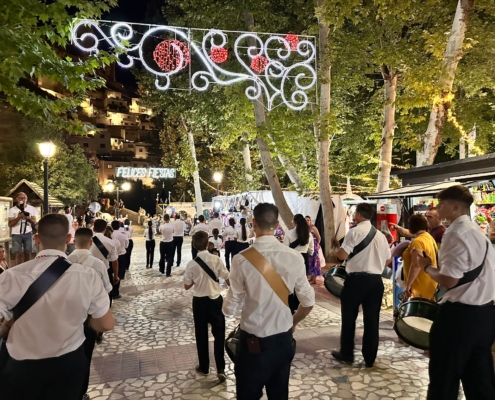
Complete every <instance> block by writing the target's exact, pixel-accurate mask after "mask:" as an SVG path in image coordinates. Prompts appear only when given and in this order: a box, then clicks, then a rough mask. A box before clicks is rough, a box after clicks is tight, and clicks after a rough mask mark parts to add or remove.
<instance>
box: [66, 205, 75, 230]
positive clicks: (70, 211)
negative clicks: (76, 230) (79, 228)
mask: <svg viewBox="0 0 495 400" xmlns="http://www.w3.org/2000/svg"><path fill="white" fill-rule="evenodd" d="M64 215H65V217H66V218H67V219H68V220H69V226H71V225H72V221H74V217H73V216H72V210H71V209H70V207H69V206H67V207H65V208H64Z"/></svg>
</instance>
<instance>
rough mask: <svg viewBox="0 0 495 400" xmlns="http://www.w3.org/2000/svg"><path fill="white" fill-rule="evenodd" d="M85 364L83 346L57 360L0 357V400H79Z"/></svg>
mask: <svg viewBox="0 0 495 400" xmlns="http://www.w3.org/2000/svg"><path fill="white" fill-rule="evenodd" d="M86 366H87V360H86V356H85V355H84V346H83V345H81V346H80V347H79V348H78V349H77V350H74V351H72V352H70V353H67V354H64V355H62V356H60V357H53V358H45V359H41V360H23V361H18V360H14V359H13V358H12V357H11V356H10V355H9V353H8V351H7V348H6V347H5V346H3V349H2V352H1V354H0V388H1V392H0V393H1V394H0V398H1V399H2V400H48V399H49V400H81V391H82V387H83V382H84V377H85V373H86Z"/></svg>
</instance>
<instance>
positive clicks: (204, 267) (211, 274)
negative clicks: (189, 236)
mask: <svg viewBox="0 0 495 400" xmlns="http://www.w3.org/2000/svg"><path fill="white" fill-rule="evenodd" d="M194 261H196V262H197V263H198V265H199V266H200V267H201V269H202V270H203V271H205V272H206V274H207V275H208V276H209V277H210V278H211V279H213V280H214V281H215V282H217V283H218V278H217V277H216V275H215V273H214V272H213V271H212V270H211V269H210V267H208V264H206V263H205V262H204V261H203V260H202V259H201V258H199V257H196V258H195V259H194Z"/></svg>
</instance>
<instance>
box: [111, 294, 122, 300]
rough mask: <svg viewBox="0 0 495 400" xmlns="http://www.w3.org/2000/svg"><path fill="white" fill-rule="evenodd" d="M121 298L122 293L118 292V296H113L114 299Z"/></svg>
mask: <svg viewBox="0 0 495 400" xmlns="http://www.w3.org/2000/svg"><path fill="white" fill-rule="evenodd" d="M120 298H122V296H121V295H120V294H118V295H117V296H113V299H114V300H118V299H120Z"/></svg>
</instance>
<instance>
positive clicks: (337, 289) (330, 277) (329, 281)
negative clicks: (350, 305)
mask: <svg viewBox="0 0 495 400" xmlns="http://www.w3.org/2000/svg"><path fill="white" fill-rule="evenodd" d="M346 278H347V272H345V268H344V267H343V266H342V265H336V266H335V267H332V268H330V270H329V271H328V272H327V273H326V274H325V280H324V284H325V288H326V289H327V290H328V291H329V292H330V293H332V294H333V295H334V296H335V297H340V293H341V292H342V288H343V287H344V281H345V280H346Z"/></svg>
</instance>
